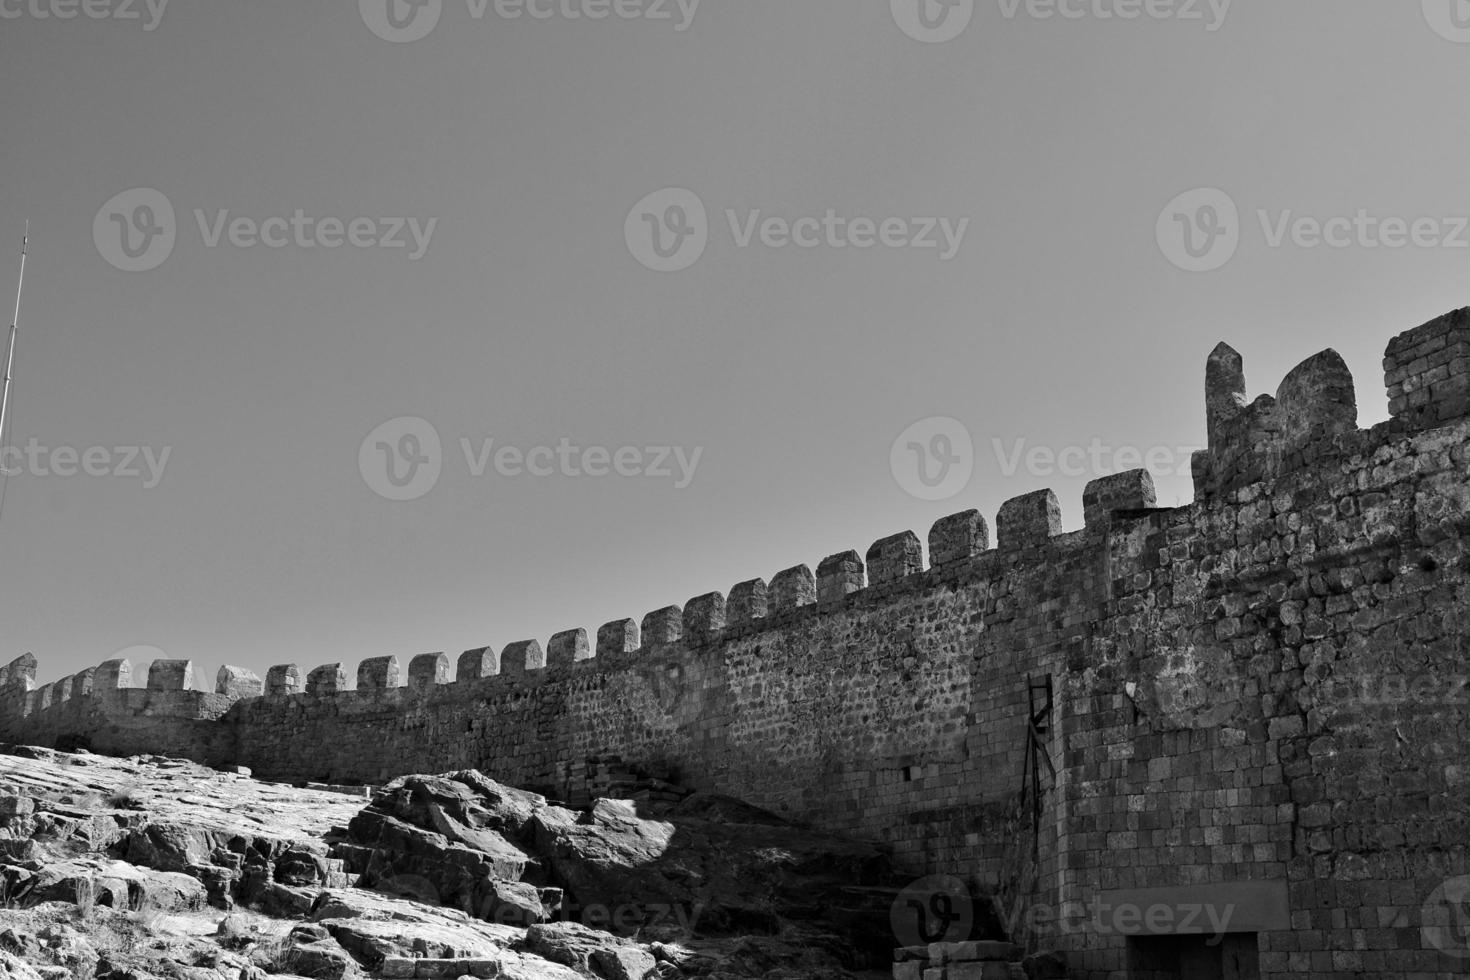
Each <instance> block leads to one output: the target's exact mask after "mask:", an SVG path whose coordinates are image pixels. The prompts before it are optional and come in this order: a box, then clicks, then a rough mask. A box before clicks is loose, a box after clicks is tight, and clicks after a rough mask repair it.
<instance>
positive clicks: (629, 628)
mask: <svg viewBox="0 0 1470 980" xmlns="http://www.w3.org/2000/svg"><path fill="white" fill-rule="evenodd" d="M638 637H639V632H638V624H637V623H636V622H634V621H633V620H631V619H615V620H613V621H612V622H611V623H604V624H603V625H602V626H601V628H599V629H598V631H597V655H598V656H599V657H607V656H613V655H615V654H620V653H632V652H633V651H635V650H637V649H638V642H639V641H638Z"/></svg>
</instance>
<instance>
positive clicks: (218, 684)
mask: <svg viewBox="0 0 1470 980" xmlns="http://www.w3.org/2000/svg"><path fill="white" fill-rule="evenodd" d="M214 693H216V694H223V695H225V696H226V697H231V698H258V697H260V696H261V695H262V694H264V693H265V682H264V681H262V680H261V679H260V678H259V677H258V676H257V675H256V674H255V672H254V671H250V670H246V669H245V668H244V667H232V666H230V665H229V664H225V665H224V666H223V667H221V668H220V669H219V672H218V673H217V674H215V675H214Z"/></svg>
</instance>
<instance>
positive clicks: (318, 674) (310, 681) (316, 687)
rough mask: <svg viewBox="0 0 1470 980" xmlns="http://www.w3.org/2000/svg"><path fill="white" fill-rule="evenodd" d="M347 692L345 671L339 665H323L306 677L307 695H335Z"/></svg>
mask: <svg viewBox="0 0 1470 980" xmlns="http://www.w3.org/2000/svg"><path fill="white" fill-rule="evenodd" d="M345 690H347V671H346V670H344V669H343V667H342V665H341V664H323V665H322V666H320V667H317V668H316V669H314V670H313V671H312V672H311V673H310V674H307V675H306V693H307V694H336V693H337V692H339V691H345Z"/></svg>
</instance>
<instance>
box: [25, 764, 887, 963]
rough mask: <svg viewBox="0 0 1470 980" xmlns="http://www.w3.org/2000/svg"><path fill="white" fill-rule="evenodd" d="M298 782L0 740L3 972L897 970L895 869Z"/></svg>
mask: <svg viewBox="0 0 1470 980" xmlns="http://www.w3.org/2000/svg"><path fill="white" fill-rule="evenodd" d="M665 790H666V791H663V792H659V793H657V794H655V795H656V796H657V797H658V799H657V801H656V802H650V801H648V800H647V799H645V800H643V801H641V802H635V801H632V800H617V799H604V800H598V801H596V802H595V803H594V804H593V806H592V807H591V808H590V809H587V810H573V809H568V808H566V807H562V806H558V805H555V804H554V803H551V802H548V801H547V800H546V799H545V798H544V797H541V796H538V795H536V794H533V793H527V792H522V791H520V790H516V789H513V788H510V787H506V786H502V785H500V784H498V783H495V782H494V781H492V780H490V779H489V778H487V777H486V776H484V775H483V774H481V773H479V772H476V771H473V770H469V771H464V772H457V773H448V774H443V775H436V776H407V777H404V778H402V779H399V780H396V781H394V782H393V783H391V784H389V785H388V786H387V787H384V788H382V789H381V790H379V791H377V792H376V793H375V794H373V795H372V796H371V797H369V796H368V795H367V793H366V792H365V791H362V790H357V791H352V790H349V789H345V788H337V789H330V788H294V787H290V786H284V785H280V784H273V783H266V782H261V781H258V780H255V779H253V778H251V777H250V776H249V775H248V774H245V773H224V772H218V771H216V770H213V769H208V768H205V767H202V766H199V765H196V764H194V763H190V762H184V761H180V760H175V759H166V758H162V757H156V756H144V757H135V758H131V759H112V758H107V757H103V756H97V755H91V754H87V753H85V752H82V753H76V754H70V753H61V752H54V751H51V750H47V749H36V748H27V747H6V746H0V978H4V977H14V978H19V980H41V978H54V980H63V978H64V980H73V978H99V980H152V978H170V980H221V978H224V980H265V978H267V977H286V978H290V977H302V978H326V980H339V978H350V977H447V978H451V980H458V978H463V977H503V978H507V980H542V978H545V980H575V978H588V977H592V978H601V980H676V978H684V977H707V978H710V980H735V978H745V977H761V978H773V980H783V978H787V980H797V978H800V980H828V978H830V980H838V978H850V977H855V976H863V977H868V976H871V977H880V976H882V977H887V976H890V975H891V974H890V970H891V963H892V950H891V948H890V947H891V946H892V945H893V942H892V939H891V936H890V932H891V930H890V929H889V927H888V918H887V917H888V904H889V902H890V901H891V898H892V895H893V894H894V893H895V890H896V887H897V885H898V884H899V882H897V880H896V879H895V878H894V877H893V875H892V873H891V871H890V869H889V866H888V862H887V859H886V857H885V856H884V855H883V854H882V853H881V852H880V851H879V850H877V849H876V848H874V847H872V846H870V845H868V844H863V843H859V842H855V841H850V840H845V839H842V838H837V837H831V836H828V835H823V834H818V833H813V832H811V831H809V830H804V829H802V828H799V827H795V826H792V825H790V824H788V823H786V822H785V821H782V820H780V819H779V818H777V817H774V816H772V815H771V814H768V813H765V812H763V811H761V810H758V809H755V808H753V807H749V806H746V805H744V804H742V803H739V802H738V801H735V800H730V799H728V798H723V797H716V796H708V795H702V794H686V793H683V792H681V791H678V790H677V789H676V788H674V787H666V788H665Z"/></svg>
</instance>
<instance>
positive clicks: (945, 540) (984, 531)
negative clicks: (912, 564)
mask: <svg viewBox="0 0 1470 980" xmlns="http://www.w3.org/2000/svg"><path fill="white" fill-rule="evenodd" d="M989 547H990V528H989V527H987V526H986V524H985V518H983V517H981V516H980V512H979V511H978V510H967V511H964V512H962V513H959V514H951V515H950V516H949V517H941V518H940V519H939V520H937V521H935V522H934V526H933V527H932V528H930V529H929V567H931V568H942V567H944V566H946V565H952V564H954V563H956V562H962V561H969V560H970V559H971V558H973V557H975V556H976V555H978V554H980V553H981V552H983V551H985V550H987V549H988V548H989Z"/></svg>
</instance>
